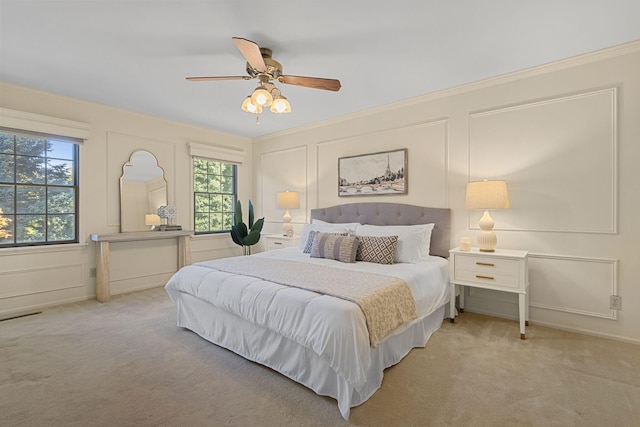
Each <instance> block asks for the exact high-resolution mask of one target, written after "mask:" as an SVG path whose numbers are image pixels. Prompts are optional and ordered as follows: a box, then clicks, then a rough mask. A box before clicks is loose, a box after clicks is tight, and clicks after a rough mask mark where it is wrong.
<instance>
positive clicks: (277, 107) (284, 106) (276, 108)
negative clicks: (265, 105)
mask: <svg viewBox="0 0 640 427" xmlns="http://www.w3.org/2000/svg"><path fill="white" fill-rule="evenodd" d="M271 112H272V113H276V114H285V113H290V112H291V104H289V101H287V98H285V97H284V96H279V97H276V99H274V100H273V104H271Z"/></svg>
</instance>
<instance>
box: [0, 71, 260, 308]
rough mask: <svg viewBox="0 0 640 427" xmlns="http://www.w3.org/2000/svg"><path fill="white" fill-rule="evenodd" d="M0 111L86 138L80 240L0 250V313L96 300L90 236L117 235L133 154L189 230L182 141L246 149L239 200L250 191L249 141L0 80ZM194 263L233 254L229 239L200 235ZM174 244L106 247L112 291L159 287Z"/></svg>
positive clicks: (187, 166)
mask: <svg viewBox="0 0 640 427" xmlns="http://www.w3.org/2000/svg"><path fill="white" fill-rule="evenodd" d="M0 107H2V108H5V109H11V110H17V111H24V112H28V113H32V114H40V115H45V116H49V117H54V118H58V119H65V120H72V121H74V122H81V123H85V124H87V125H88V127H89V135H90V136H89V138H88V140H87V141H86V142H85V143H84V144H82V145H81V147H80V221H81V222H80V236H79V237H80V243H79V244H76V245H59V246H51V247H38V248H15V249H10V248H4V249H2V250H0V314H2V313H13V312H21V311H25V310H29V309H32V308H37V307H43V306H47V305H53V304H59V303H63V302H70V301H77V300H83V299H87V298H92V297H94V296H95V279H94V278H93V277H90V276H91V274H90V273H91V269H92V268H95V265H96V262H95V244H94V243H93V242H90V241H89V235H90V234H91V233H102V234H107V233H117V232H119V231H120V215H119V212H120V195H119V178H120V176H121V174H122V166H123V164H124V163H125V162H127V161H128V160H129V157H130V156H131V153H132V152H133V151H135V150H137V149H146V150H148V151H151V152H152V153H154V154H155V155H156V157H157V159H158V162H159V165H160V166H161V167H162V168H163V169H164V171H165V178H166V180H167V183H168V202H169V203H170V204H175V205H176V206H177V207H178V218H177V223H178V224H181V225H183V227H184V228H185V229H193V208H192V206H193V201H192V184H191V158H190V156H189V151H188V146H187V144H188V143H190V142H196V143H200V144H205V145H210V146H217V147H226V148H227V149H233V150H241V151H243V152H244V162H243V163H242V164H241V165H240V166H239V169H238V170H239V176H238V185H239V197H240V198H241V199H242V200H247V199H248V198H249V197H250V196H251V192H252V185H253V184H252V180H253V176H252V166H251V163H252V153H251V149H252V145H251V141H250V140H249V139H247V138H243V137H238V136H235V135H229V134H225V133H222V132H216V131H213V130H210V129H204V128H198V127H194V126H188V125H185V124H181V123H176V122H171V121H168V120H162V119H158V118H154V117H150V116H145V115H142V114H137V113H132V112H128V111H124V110H119V109H115V108H111V107H106V106H102V105H98V104H93V103H89V102H84V101H80V100H77V99H72V98H68V97H63V96H59V95H55V94H51V93H45V92H40V91H36V90H33V89H30V88H25V87H20V86H14V85H10V84H6V83H0ZM191 248H192V260H193V261H200V260H204V259H210V258H215V257H222V256H228V255H238V254H240V253H241V250H240V248H239V247H238V246H236V245H235V244H233V242H231V239H230V237H229V235H228V234H226V233H225V234H224V235H216V236H198V237H194V238H193V239H192V242H191ZM176 254H177V243H176V242H175V239H168V240H154V241H151V242H129V243H116V244H112V245H111V287H112V293H120V292H127V291H131V290H134V289H142V288H146V287H153V286H161V285H163V284H165V283H166V281H167V279H168V278H169V277H170V275H171V274H172V273H173V272H175V271H176V269H177V256H176Z"/></svg>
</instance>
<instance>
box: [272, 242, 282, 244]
mask: <svg viewBox="0 0 640 427" xmlns="http://www.w3.org/2000/svg"><path fill="white" fill-rule="evenodd" d="M273 244H274V245H281V244H282V242H273Z"/></svg>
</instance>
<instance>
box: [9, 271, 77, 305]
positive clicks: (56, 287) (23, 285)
mask: <svg viewBox="0 0 640 427" xmlns="http://www.w3.org/2000/svg"><path fill="white" fill-rule="evenodd" d="M86 268H87V266H86V264H84V263H78V264H62V265H55V266H43V267H35V268H23V269H16V270H4V271H2V272H0V282H2V286H0V299H4V298H14V297H19V296H24V295H33V294H39V293H44V292H52V291H60V290H63V289H72V288H81V287H84V286H85V283H84V281H83V279H84V273H85V271H86V270H85V269H86Z"/></svg>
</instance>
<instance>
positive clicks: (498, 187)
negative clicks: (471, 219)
mask: <svg viewBox="0 0 640 427" xmlns="http://www.w3.org/2000/svg"><path fill="white" fill-rule="evenodd" d="M465 206H466V208H467V209H484V214H483V215H482V218H480V222H479V223H478V224H479V225H480V229H481V230H480V232H479V233H478V236H477V238H476V240H477V242H478V248H479V249H480V251H481V252H494V251H495V247H496V243H497V242H498V238H497V237H496V234H495V233H494V232H493V226H494V222H493V218H491V215H489V209H508V208H509V195H508V194H507V182H506V181H487V180H486V179H485V180H483V181H475V182H469V183H467V196H466V201H465Z"/></svg>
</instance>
